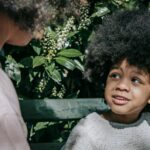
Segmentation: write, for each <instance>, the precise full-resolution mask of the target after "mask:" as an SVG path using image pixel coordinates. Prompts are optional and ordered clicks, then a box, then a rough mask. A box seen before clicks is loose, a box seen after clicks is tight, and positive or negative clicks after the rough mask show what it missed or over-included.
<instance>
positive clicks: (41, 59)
mask: <svg viewBox="0 0 150 150" xmlns="http://www.w3.org/2000/svg"><path fill="white" fill-rule="evenodd" d="M44 63H45V57H44V56H36V57H34V58H33V68H35V67H37V66H41V65H43V64H44Z"/></svg>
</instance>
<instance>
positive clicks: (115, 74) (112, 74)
mask: <svg viewBox="0 0 150 150" xmlns="http://www.w3.org/2000/svg"><path fill="white" fill-rule="evenodd" d="M109 77H110V78H113V79H119V78H120V74H118V73H111V74H110V75H109Z"/></svg>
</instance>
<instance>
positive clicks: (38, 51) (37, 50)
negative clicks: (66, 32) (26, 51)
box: [32, 45, 41, 55]
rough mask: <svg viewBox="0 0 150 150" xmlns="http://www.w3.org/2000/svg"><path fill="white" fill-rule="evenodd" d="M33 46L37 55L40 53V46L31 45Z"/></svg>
mask: <svg viewBox="0 0 150 150" xmlns="http://www.w3.org/2000/svg"><path fill="white" fill-rule="evenodd" d="M32 47H33V50H34V51H35V52H36V53H37V55H40V53H41V48H40V47H37V46H35V45H33V46H32Z"/></svg>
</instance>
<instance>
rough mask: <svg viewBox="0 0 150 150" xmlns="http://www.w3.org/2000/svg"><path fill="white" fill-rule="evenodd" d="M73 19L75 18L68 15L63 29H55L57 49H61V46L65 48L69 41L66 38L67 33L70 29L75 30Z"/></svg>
mask: <svg viewBox="0 0 150 150" xmlns="http://www.w3.org/2000/svg"><path fill="white" fill-rule="evenodd" d="M74 21H75V18H74V17H70V18H69V19H68V21H67V23H66V25H65V27H64V28H63V30H59V29H58V30H57V36H58V40H57V49H58V50H60V49H63V48H67V47H68V46H69V45H70V43H69V41H68V39H67V36H68V34H69V33H70V31H75V30H76V26H75V25H74Z"/></svg>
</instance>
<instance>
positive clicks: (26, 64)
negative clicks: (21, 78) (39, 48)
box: [20, 57, 33, 68]
mask: <svg viewBox="0 0 150 150" xmlns="http://www.w3.org/2000/svg"><path fill="white" fill-rule="evenodd" d="M32 61H33V58H32V57H26V58H23V59H22V60H21V61H20V64H22V65H23V66H24V68H29V67H32Z"/></svg>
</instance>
